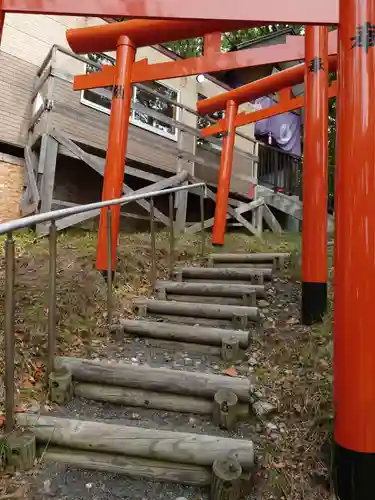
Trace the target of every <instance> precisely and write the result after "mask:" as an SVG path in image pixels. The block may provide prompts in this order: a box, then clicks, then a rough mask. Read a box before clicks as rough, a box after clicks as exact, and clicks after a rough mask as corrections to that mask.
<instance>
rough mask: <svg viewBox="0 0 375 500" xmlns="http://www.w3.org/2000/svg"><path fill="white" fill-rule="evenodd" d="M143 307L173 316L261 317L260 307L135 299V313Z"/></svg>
mask: <svg viewBox="0 0 375 500" xmlns="http://www.w3.org/2000/svg"><path fill="white" fill-rule="evenodd" d="M142 307H146V309H147V314H149V313H151V314H169V315H173V316H174V315H177V316H189V317H193V318H210V319H211V318H212V319H227V320H231V319H232V318H233V316H235V315H241V316H246V317H247V318H249V319H251V320H254V321H258V319H259V309H258V307H248V306H230V305H217V304H194V303H190V302H169V301H168V300H152V299H137V300H135V301H134V304H133V310H134V313H135V314H138V312H139V311H140V310H141V308H142Z"/></svg>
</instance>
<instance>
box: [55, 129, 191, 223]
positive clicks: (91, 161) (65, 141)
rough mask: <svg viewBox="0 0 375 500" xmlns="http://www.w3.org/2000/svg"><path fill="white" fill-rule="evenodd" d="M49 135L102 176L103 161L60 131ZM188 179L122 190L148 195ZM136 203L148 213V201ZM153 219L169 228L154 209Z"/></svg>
mask: <svg viewBox="0 0 375 500" xmlns="http://www.w3.org/2000/svg"><path fill="white" fill-rule="evenodd" d="M51 135H52V136H53V137H54V138H55V139H56V140H57V141H58V142H59V143H60V144H62V145H64V146H65V147H66V148H68V149H69V150H70V151H72V153H74V154H75V155H76V156H77V157H78V158H79V159H80V160H82V161H84V162H85V163H87V165H89V166H90V167H91V168H92V169H94V170H95V171H96V172H97V173H98V174H100V175H104V169H105V160H103V159H102V158H99V157H93V155H90V154H89V153H86V152H85V151H84V150H83V149H82V148H80V147H79V146H78V145H77V144H76V143H75V142H73V141H72V140H71V139H70V138H69V136H67V135H66V134H65V133H64V132H62V131H61V130H59V131H57V130H53V131H52V133H51ZM187 178H188V173H187V172H180V173H179V174H177V175H174V176H173V177H168V178H163V179H161V180H159V181H157V182H156V183H154V184H151V185H149V186H145V187H144V188H141V189H138V190H137V191H134V190H133V189H131V188H130V187H129V186H127V185H126V184H123V186H122V190H123V192H124V194H125V195H131V194H135V193H136V194H141V193H148V192H151V191H154V190H158V189H165V188H167V187H175V186H178V185H180V184H182V183H184V182H185V181H186V179H187ZM137 203H138V204H139V205H140V206H141V207H142V208H144V209H145V210H146V211H147V212H150V202H149V201H148V200H138V201H137ZM155 217H156V218H157V219H158V220H160V221H161V222H163V224H165V225H166V226H169V219H168V217H166V216H165V215H164V214H163V213H162V212H160V211H159V210H157V209H156V208H155Z"/></svg>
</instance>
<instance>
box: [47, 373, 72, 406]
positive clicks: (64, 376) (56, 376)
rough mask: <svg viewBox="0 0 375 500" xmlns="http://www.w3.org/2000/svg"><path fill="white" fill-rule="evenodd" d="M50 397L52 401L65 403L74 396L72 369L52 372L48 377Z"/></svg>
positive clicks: (60, 403)
mask: <svg viewBox="0 0 375 500" xmlns="http://www.w3.org/2000/svg"><path fill="white" fill-rule="evenodd" d="M48 379H49V380H48V382H49V393H48V398H49V400H50V401H52V403H57V404H59V405H63V404H65V403H67V402H69V401H70V400H71V399H72V397H73V386H72V374H71V372H70V370H63V371H61V372H51V373H50V374H49V377H48Z"/></svg>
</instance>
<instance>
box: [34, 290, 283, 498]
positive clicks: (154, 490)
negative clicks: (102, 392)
mask: <svg viewBox="0 0 375 500" xmlns="http://www.w3.org/2000/svg"><path fill="white" fill-rule="evenodd" d="M274 286H275V284H274V283H272V284H270V285H269V286H268V288H269V292H270V293H269V298H268V299H267V300H263V301H261V307H262V311H263V313H264V316H265V317H266V319H265V321H264V323H265V324H266V326H267V321H273V320H272V316H274V317H275V316H276V315H278V316H280V314H281V315H283V313H284V314H288V312H287V310H288V307H289V304H290V303H291V299H292V295H291V294H292V291H291V288H290V287H288V286H285V284H283V286H282V293H281V294H279V293H276V289H275V288H274ZM279 287H280V283H279V284H277V283H276V288H279ZM276 296H277V297H278V299H277V301H276V299H275V297H276ZM269 318H271V319H269ZM262 331H263V330H262V329H260V330H259V331H257V330H256V329H254V331H253V334H254V336H257V335H258V336H259V335H261V334H262ZM176 346H178V344H176V343H170V344H169V343H166V342H162V341H150V340H145V339H142V338H135V339H134V338H129V337H126V336H124V335H122V334H118V333H117V334H114V335H113V338H112V342H110V343H109V344H108V345H106V346H104V348H103V350H102V351H101V353H100V354H98V355H97V356H96V357H97V358H107V359H113V360H116V361H127V362H131V363H134V364H137V365H138V364H144V363H147V364H149V365H151V366H155V367H161V366H163V367H168V368H173V369H179V370H192V371H206V372H212V373H222V372H223V370H224V369H225V368H228V365H226V364H225V363H223V362H222V361H221V360H220V358H219V357H218V356H215V355H212V354H211V353H210V352H209V351H207V350H205V349H204V348H203V349H201V348H200V349H196V347H192V348H189V346H185V345H184V348H183V349H179V350H178V349H177V350H176ZM251 351H252V349H251V346H250V348H249V352H248V353H246V356H245V357H244V360H243V361H242V362H241V363H237V364H236V368H237V372H238V376H248V375H250V374H251V371H252V368H251V365H252V364H253V358H252V352H251ZM93 357H94V356H93ZM229 366H230V365H229ZM53 413H54V414H56V415H59V416H63V417H70V418H75V419H85V420H96V421H104V420H106V421H108V422H111V423H117V424H123V425H128V426H139V427H145V428H155V429H165V430H175V431H182V432H191V433H200V434H212V435H218V436H223V437H234V438H238V439H249V440H253V441H254V442H255V445H257V442H259V439H261V434H260V432H259V431H260V426H259V420H257V419H256V418H255V417H254V418H252V419H250V421H247V422H241V423H239V424H238V425H237V426H236V428H235V430H234V431H233V432H227V431H224V430H221V429H218V428H217V427H216V426H214V425H213V424H212V422H211V419H210V418H209V416H207V417H206V416H201V415H192V414H188V413H185V414H184V413H173V412H165V411H156V410H151V409H145V408H130V407H124V406H121V405H112V404H108V403H99V402H95V401H87V400H83V399H78V398H75V399H74V400H73V401H71V402H70V403H69V404H68V405H67V406H65V407H64V408H55V409H54V410H53ZM179 497H184V498H186V499H187V500H206V499H208V491H207V490H206V489H200V488H192V487H186V486H180V485H173V484H167V483H158V482H150V481H145V480H141V479H129V478H128V477H125V476H123V475H117V474H109V473H100V472H97V471H83V470H76V469H73V468H71V467H68V466H66V465H60V464H55V463H49V462H44V463H42V464H41V465H40V468H39V469H38V470H37V471H36V472H35V475H34V477H33V481H32V486H31V491H30V495H29V498H30V500H47V499H51V498H53V499H56V500H116V499H122V500H124V499H132V500H146V499H147V500H148V499H150V500H159V499H160V500H176V499H177V498H179ZM248 498H249V500H250V499H251V497H248Z"/></svg>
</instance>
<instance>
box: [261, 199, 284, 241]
mask: <svg viewBox="0 0 375 500" xmlns="http://www.w3.org/2000/svg"><path fill="white" fill-rule="evenodd" d="M263 217H264V220H265V221H266V222H267V224H268V226H269V227H270V229H271V231H272V232H274V233H276V234H280V233H282V227H281V226H280V224H279V221H278V220H277V219H276V217H275V216H274V215H273V213H272V212H271V210H270V208H269V207H268V206H267V205H266V204H264V206H263Z"/></svg>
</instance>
